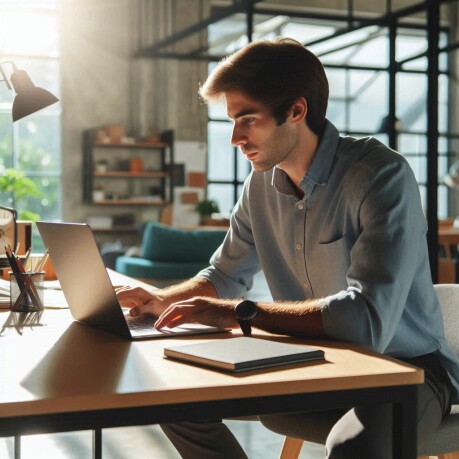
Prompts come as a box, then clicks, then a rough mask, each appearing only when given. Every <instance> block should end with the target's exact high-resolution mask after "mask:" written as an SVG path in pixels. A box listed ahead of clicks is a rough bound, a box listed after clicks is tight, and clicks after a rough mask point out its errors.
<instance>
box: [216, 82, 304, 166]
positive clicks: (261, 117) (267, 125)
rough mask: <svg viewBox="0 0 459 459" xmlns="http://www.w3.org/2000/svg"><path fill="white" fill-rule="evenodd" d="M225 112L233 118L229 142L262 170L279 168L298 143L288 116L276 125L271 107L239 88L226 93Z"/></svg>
mask: <svg viewBox="0 0 459 459" xmlns="http://www.w3.org/2000/svg"><path fill="white" fill-rule="evenodd" d="M225 98H226V108H227V112H228V116H229V117H230V118H231V119H232V120H233V121H234V126H233V135H232V137H231V144H232V145H234V146H237V147H239V148H240V150H241V151H242V153H243V154H244V155H245V156H246V158H247V159H248V160H249V161H250V162H251V163H252V167H253V168H254V169H255V170H256V171H258V172H263V171H267V170H269V169H271V168H272V167H274V166H276V165H277V166H279V167H280V168H282V164H283V162H286V161H288V159H289V156H291V154H292V151H293V150H294V149H295V147H296V146H297V144H298V134H297V130H296V129H295V127H294V126H293V125H292V124H291V123H290V122H289V118H287V121H286V122H285V123H283V124H282V125H280V126H278V125H277V124H276V120H275V119H274V117H273V115H272V113H271V110H270V109H269V108H268V107H266V106H265V105H263V104H261V103H260V102H258V101H256V100H254V99H251V98H250V97H248V96H246V95H245V94H244V93H242V92H240V91H228V92H226V93H225Z"/></svg>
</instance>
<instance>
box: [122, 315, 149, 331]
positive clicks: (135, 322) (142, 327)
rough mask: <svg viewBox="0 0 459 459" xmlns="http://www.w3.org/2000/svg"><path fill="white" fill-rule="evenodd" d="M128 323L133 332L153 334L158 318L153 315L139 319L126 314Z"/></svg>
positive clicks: (139, 317)
mask: <svg viewBox="0 0 459 459" xmlns="http://www.w3.org/2000/svg"><path fill="white" fill-rule="evenodd" d="M125 317H126V322H127V324H128V327H129V328H130V329H131V330H135V331H149V332H152V331H153V329H154V324H155V322H156V317H155V316H153V315H151V314H143V315H141V316H137V317H131V316H130V315H129V313H127V314H125Z"/></svg>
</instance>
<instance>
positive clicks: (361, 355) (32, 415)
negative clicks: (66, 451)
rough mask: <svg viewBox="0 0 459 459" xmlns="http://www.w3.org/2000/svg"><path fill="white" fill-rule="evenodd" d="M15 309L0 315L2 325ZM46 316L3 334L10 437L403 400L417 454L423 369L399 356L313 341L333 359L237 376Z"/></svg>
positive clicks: (397, 441)
mask: <svg viewBox="0 0 459 459" xmlns="http://www.w3.org/2000/svg"><path fill="white" fill-rule="evenodd" d="M10 314H12V313H9V312H4V313H1V314H0V325H2V324H4V323H5V322H6V321H7V319H8V317H10ZM19 317H20V316H17V318H18V319H19ZM24 317H25V316H23V318H24ZM29 319H30V316H29ZM36 319H38V320H36V323H35V324H33V326H28V327H22V326H21V325H20V323H19V324H18V325H17V327H16V328H14V327H13V328H8V329H4V330H2V332H1V335H0V368H1V375H0V436H18V435H23V434H33V433H46V432H63V431H73V430H89V429H100V428H108V427H118V426H127V425H142V424H153V423H161V422H162V423H164V422H174V421H185V420H192V419H194V420H198V419H207V418H214V417H235V416H245V415H254V414H267V413H276V412H294V411H307V410H314V409H330V408H339V407H350V406H353V405H355V404H375V403H394V407H395V409H394V433H395V435H394V446H395V454H394V457H397V458H400V459H414V458H415V457H416V432H415V426H416V422H415V419H416V395H415V394H416V391H415V388H416V384H419V383H421V382H422V381H423V371H422V370H420V369H417V368H414V367H412V366H409V365H406V364H403V363H400V362H398V361H396V360H393V359H389V358H383V357H381V356H378V355H376V354H374V353H371V352H369V351H367V350H364V349H361V348H358V347H355V346H350V345H347V344H343V343H332V342H312V341H308V344H312V345H317V346H320V347H321V348H322V349H324V351H325V356H326V360H325V362H311V363H307V364H296V365H290V366H288V367H284V368H282V367H281V368H274V369H270V370H259V371H252V372H248V373H246V374H238V375H229V374H225V373H222V372H218V371H213V370H209V369H204V368H200V367H197V366H192V365H187V364H184V363H178V362H174V361H170V360H166V359H164V358H163V348H164V346H165V344H166V341H165V340H162V339H158V340H149V341H141V342H129V341H126V340H124V339H122V338H119V337H117V336H115V335H110V334H108V333H105V332H102V331H99V330H96V329H93V328H90V327H88V326H85V325H83V324H80V323H77V322H73V321H72V319H71V317H70V313H69V311H68V310H45V311H44V312H43V314H42V316H41V317H36ZM227 335H228V334H222V335H218V336H217V335H208V336H207V337H203V335H201V336H199V337H189V336H188V337H181V338H175V339H170V338H169V339H168V340H167V344H168V345H171V344H179V343H184V342H186V341H189V342H190V341H195V342H196V341H202V340H206V339H207V340H211V339H227V338H228V336H227ZM259 335H260V336H262V337H266V336H267V335H264V334H259ZM278 339H280V338H278ZM285 341H290V342H301V341H300V340H297V339H290V338H285ZM95 432H96V433H97V432H99V436H98V437H97V435H96V440H97V441H96V457H101V456H100V455H101V446H100V445H101V437H100V430H95ZM97 445H99V446H97Z"/></svg>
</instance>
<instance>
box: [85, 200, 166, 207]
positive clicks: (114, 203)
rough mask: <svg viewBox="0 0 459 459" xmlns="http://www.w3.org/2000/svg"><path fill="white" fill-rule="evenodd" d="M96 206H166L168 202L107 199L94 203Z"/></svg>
mask: <svg viewBox="0 0 459 459" xmlns="http://www.w3.org/2000/svg"><path fill="white" fill-rule="evenodd" d="M92 204H94V205H96V206H166V205H167V204H169V202H168V201H165V200H163V199H154V200H153V199H152V200H150V199H105V200H104V201H94V202H93V203H92Z"/></svg>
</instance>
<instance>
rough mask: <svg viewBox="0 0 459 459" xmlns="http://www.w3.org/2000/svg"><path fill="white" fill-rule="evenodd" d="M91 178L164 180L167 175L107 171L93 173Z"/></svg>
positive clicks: (157, 172)
mask: <svg viewBox="0 0 459 459" xmlns="http://www.w3.org/2000/svg"><path fill="white" fill-rule="evenodd" d="M92 175H93V177H99V178H104V177H106V178H117V177H119V178H164V177H167V176H168V175H169V174H168V173H167V172H164V171H145V172H129V171H107V172H93V174H92Z"/></svg>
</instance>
